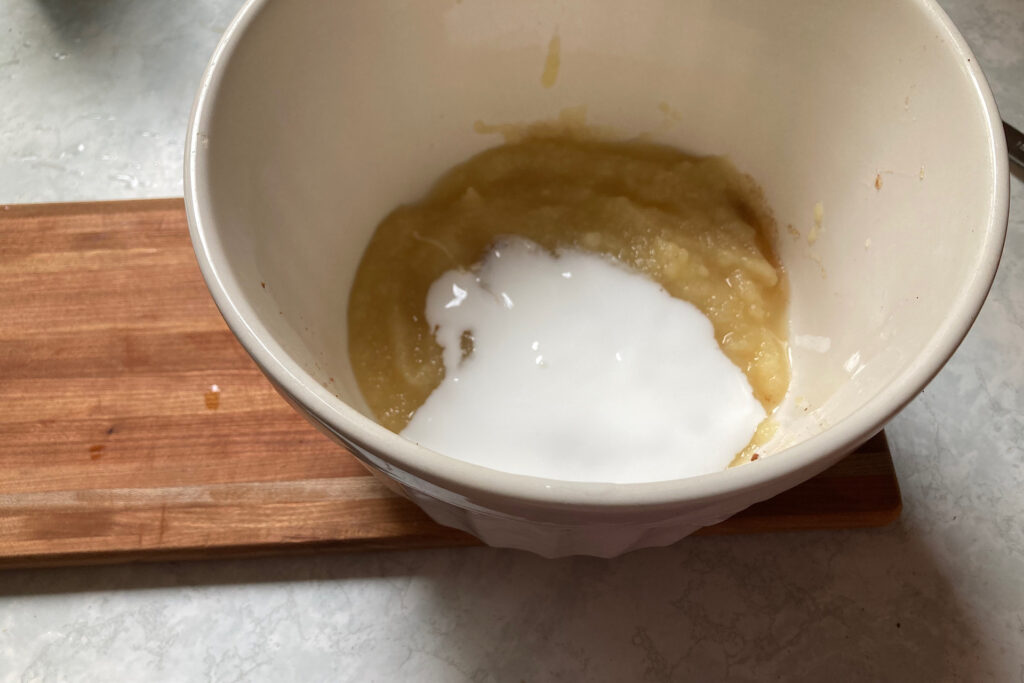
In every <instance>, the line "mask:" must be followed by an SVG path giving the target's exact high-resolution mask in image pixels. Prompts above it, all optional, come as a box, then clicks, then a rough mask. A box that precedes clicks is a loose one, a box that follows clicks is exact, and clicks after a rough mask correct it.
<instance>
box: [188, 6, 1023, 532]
mask: <svg viewBox="0 0 1024 683" xmlns="http://www.w3.org/2000/svg"><path fill="white" fill-rule="evenodd" d="M906 1H907V2H909V3H910V4H912V5H915V6H917V8H918V9H919V10H920V11H921V12H922V13H923V14H924V15H925V20H926V21H930V22H932V24H933V25H934V28H935V29H936V30H937V31H939V32H940V33H941V34H942V35H944V36H945V37H946V38H947V41H946V44H947V45H948V46H950V49H952V50H953V51H954V52H955V53H956V54H958V55H959V56H960V57H961V58H962V59H963V60H965V67H966V68H965V73H966V74H967V76H968V77H969V79H970V81H971V85H972V86H973V90H974V94H975V95H976V96H977V98H978V99H979V100H980V102H981V105H982V109H983V111H984V112H985V113H986V114H987V117H986V119H987V120H986V124H987V128H988V130H987V131H986V132H987V142H988V148H989V149H988V152H989V155H990V158H991V159H992V166H991V168H990V169H989V173H990V175H991V179H992V183H991V187H992V192H991V194H990V196H989V198H988V206H987V216H986V218H987V221H986V223H987V224H986V226H985V231H984V239H983V242H982V244H981V245H980V247H979V255H980V256H979V262H978V268H977V269H976V270H975V272H974V274H973V276H972V277H971V278H970V279H969V281H968V282H967V283H965V286H964V287H963V288H962V289H961V291H960V293H959V295H958V297H957V298H956V299H955V300H954V301H953V302H952V305H951V306H950V311H951V314H950V315H948V316H947V317H946V318H945V319H944V321H943V322H942V324H941V325H940V326H939V327H938V329H937V330H936V331H935V333H934V334H933V336H932V337H931V339H930V340H929V342H928V343H927V345H926V347H925V349H924V351H923V352H922V353H921V354H919V355H918V356H917V358H915V359H914V360H913V361H912V362H911V363H910V364H908V365H907V366H906V367H905V368H904V369H903V370H902V371H901V372H900V373H899V374H898V375H897V376H896V378H894V379H893V380H892V381H891V382H890V383H888V384H887V385H886V386H885V387H883V388H882V390H881V391H880V392H879V393H878V394H877V395H876V396H875V397H874V398H873V399H872V400H871V401H870V402H868V403H867V404H865V405H863V406H861V407H860V408H858V409H857V410H856V411H854V412H853V413H852V414H851V415H849V416H847V417H846V418H844V419H843V420H841V421H840V422H837V423H835V424H834V425H832V426H830V427H829V429H828V430H826V431H824V432H822V433H820V434H817V435H815V436H812V437H811V438H809V439H807V440H806V441H803V442H801V443H799V444H796V445H794V446H791V447H789V448H787V449H785V451H784V452H785V457H774V456H773V457H770V458H764V459H761V460H759V461H758V462H757V464H756V466H755V465H747V466H743V467H735V468H730V469H727V470H724V471H721V472H714V473H710V474H704V475H700V476H696V477H689V478H684V479H675V480H667V481H656V482H644V483H631V484H610V483H593V482H571V481H561V480H553V479H544V478H540V477H532V476H526V475H519V474H511V473H507V472H501V471H498V470H492V469H490V468H486V467H482V466H479V465H473V464H470V463H466V462H463V461H461V460H457V459H454V458H451V457H448V456H445V455H443V454H441V453H437V452H435V451H432V450H430V449H427V448H425V447H423V446H420V445H419V444H416V443H414V442H412V441H409V440H407V439H405V438H404V437H401V436H399V435H398V434H395V433H393V432H391V431H389V430H387V429H386V428H384V427H382V426H381V425H379V424H377V423H376V422H375V421H373V420H371V419H370V418H368V417H366V416H364V415H363V414H361V413H360V412H359V411H357V410H356V409H354V408H352V407H351V406H349V405H347V404H346V403H344V402H343V401H342V400H341V399H339V398H338V397H336V396H335V395H334V394H332V393H330V392H329V391H327V390H326V389H325V388H323V387H322V386H321V385H320V384H319V383H318V382H317V381H316V380H315V379H314V378H313V377H312V376H310V375H309V374H308V373H307V372H306V371H305V370H303V369H302V368H301V367H300V366H299V365H298V364H297V363H296V362H295V361H294V360H293V359H292V358H291V357H290V356H289V355H288V353H287V352H286V351H285V350H284V349H283V348H282V347H281V346H280V345H279V344H278V343H277V341H276V340H275V339H274V338H273V337H272V336H271V335H270V334H269V333H268V331H267V330H266V328H265V327H264V326H263V325H262V324H261V322H260V320H259V318H258V316H257V315H256V314H255V311H254V309H253V308H252V307H251V306H250V305H249V304H248V302H247V301H246V298H245V296H244V294H243V292H242V290H241V288H239V287H238V286H237V284H236V283H235V280H234V277H233V274H232V273H231V271H230V268H229V267H228V265H227V261H226V259H225V257H224V250H223V249H222V245H221V243H220V241H219V236H218V232H217V223H216V220H215V216H214V211H213V202H212V198H211V195H210V187H209V180H208V175H207V170H208V158H207V154H206V151H205V150H206V146H207V143H208V138H207V137H206V133H205V132H204V131H205V130H206V129H207V125H208V122H209V120H210V118H211V116H212V112H213V111H214V110H215V108H216V103H217V99H218V94H219V91H220V87H221V84H222V78H223V74H224V70H225V65H226V64H227V63H228V61H229V60H230V58H231V56H232V54H233V53H234V51H235V49H236V47H237V45H238V43H239V41H240V40H241V39H242V37H243V36H244V35H245V32H246V29H247V28H248V26H249V25H250V24H251V23H252V21H253V20H254V19H255V18H256V17H257V16H258V15H259V13H260V12H261V11H262V10H263V9H264V8H265V7H266V6H268V4H269V2H270V0H247V1H246V2H245V4H244V5H243V6H242V8H241V9H240V10H239V11H238V13H237V14H236V16H235V17H234V19H233V20H232V21H231V23H230V24H229V25H228V27H227V29H226V30H225V32H224V34H223V36H222V37H221V39H220V41H219V42H218V44H217V47H216V49H215V50H214V52H213V55H212V56H211V58H210V61H209V64H208V65H207V67H206V70H205V71H204V73H203V76H202V80H201V82H200V86H199V90H198V92H197V94H196V96H195V100H194V102H193V106H192V112H191V115H190V118H189V124H188V131H187V135H186V141H185V164H184V168H185V172H184V189H185V207H186V213H187V216H188V224H189V233H190V236H191V239H192V244H193V247H194V249H195V253H196V258H197V260H198V262H199V267H200V270H201V271H202V275H203V278H204V280H205V281H206V284H207V287H208V289H209V290H210V293H211V295H212V296H213V299H214V302H215V303H216V305H217V308H218V309H219V310H220V312H221V315H222V316H223V317H224V320H225V321H226V322H227V324H228V326H229V327H230V329H231V330H232V332H233V333H234V334H235V336H236V338H237V339H238V340H239V342H240V343H241V344H242V346H243V347H244V348H245V350H246V351H247V352H248V353H249V355H250V356H251V357H252V358H253V360H254V361H255V362H256V364H257V365H258V366H259V367H260V368H261V370H262V371H263V372H264V373H266V374H267V375H268V377H270V379H271V380H272V381H273V383H274V384H275V385H276V386H277V387H278V388H279V390H283V391H284V392H286V393H287V394H288V395H290V396H291V398H292V399H293V400H294V401H295V402H297V403H298V404H299V405H300V406H301V407H302V408H303V409H304V410H305V411H308V413H309V414H310V417H312V419H313V420H314V421H315V422H319V423H320V425H321V426H322V427H324V428H326V429H328V430H329V431H331V432H333V433H334V434H336V435H337V436H338V437H339V438H340V439H341V440H342V441H344V442H346V443H348V444H349V445H350V446H351V447H354V448H353V450H354V451H356V453H355V454H356V456H357V457H359V458H360V459H363V460H364V461H365V460H370V462H371V464H372V465H373V466H374V467H376V468H378V469H382V470H384V471H385V473H386V474H389V475H393V476H395V477H396V478H398V479H399V480H400V481H401V480H402V478H403V474H402V473H403V472H405V473H408V474H411V475H413V476H414V477H417V478H419V479H421V480H423V481H426V482H428V483H429V484H431V485H433V486H437V487H439V488H441V489H444V490H446V491H448V492H449V494H455V495H456V496H459V497H461V498H462V499H463V500H464V501H465V503H466V504H467V505H469V506H475V505H480V504H482V505H487V506H492V507H496V508H498V509H501V508H506V509H508V508H515V509H519V510H521V509H523V508H536V507H541V508H559V509H563V510H572V511H579V512H583V511H591V512H594V513H606V514H607V513H612V514H616V513H617V514H622V513H625V512H632V513H650V512H653V511H655V510H659V509H663V508H678V507H680V506H690V505H695V504H700V503H702V502H706V501H710V500H712V499H722V498H730V497H733V496H738V495H742V494H744V493H745V492H748V491H750V490H753V489H764V490H766V489H768V488H770V485H771V484H772V482H776V483H780V482H785V485H786V486H791V485H794V484H795V483H798V481H802V480H804V479H807V478H809V477H811V476H813V475H814V474H816V473H818V472H820V471H822V470H824V469H825V468H827V467H828V466H830V465H831V464H833V463H834V462H836V461H838V460H839V459H840V458H841V457H842V456H844V455H845V454H847V453H849V452H850V451H851V450H853V449H854V448H856V447H857V446H858V445H860V443H862V442H864V441H865V440H867V439H868V438H869V437H870V436H872V435H873V434H875V433H876V432H878V431H879V430H880V429H881V428H882V427H883V426H884V424H885V423H886V422H887V421H888V420H889V419H890V418H891V417H893V416H894V415H895V414H896V413H897V412H899V411H900V410H901V409H902V408H903V407H904V406H905V405H906V404H908V403H909V402H910V401H911V400H912V399H913V398H914V397H916V395H917V394H918V393H919V392H920V391H921V390H922V389H923V388H924V387H925V385H926V384H927V383H928V382H929V381H931V379H932V378H933V377H934V376H935V375H936V374H938V372H939V371H940V370H941V369H942V367H943V366H944V365H945V363H946V361H948V360H949V358H950V357H951V356H952V355H953V353H954V352H955V351H956V349H957V347H958V346H959V345H960V343H961V341H962V340H963V338H964V337H965V336H966V334H967V332H968V331H969V330H970V328H971V326H972V325H973V323H974V320H975V319H976V318H977V316H978V314H979V313H980V310H981V307H982V304H983V303H984V301H985V298H986V296H987V295H988V292H989V289H990V288H991V286H992V282H993V279H994V278H995V274H996V269H997V266H998V263H999V259H1000V256H1001V253H1002V248H1003V244H1004V241H1005V236H1006V228H1007V221H1008V216H1009V170H1008V160H1007V152H1006V141H1005V138H1004V136H1003V133H1002V123H1001V120H1000V117H999V113H998V109H997V107H996V104H995V100H994V98H993V96H992V92H991V90H990V88H989V86H988V84H987V82H986V80H985V77H984V75H983V74H982V71H981V69H980V67H979V66H978V61H977V59H976V58H975V57H974V54H973V53H972V52H971V50H970V48H969V47H968V45H967V43H966V41H965V40H964V38H963V36H962V35H961V34H960V33H959V31H958V30H957V29H956V28H955V27H954V25H953V23H952V21H951V20H950V18H949V17H948V16H947V15H946V13H945V12H944V11H943V10H942V9H941V8H940V7H939V6H938V4H937V3H936V1H935V0H906ZM359 451H363V452H362V453H360V452H359ZM781 453H782V452H780V454H781ZM368 454H369V455H368ZM396 469H397V471H396ZM414 488H415V486H414ZM780 490H781V489H780Z"/></svg>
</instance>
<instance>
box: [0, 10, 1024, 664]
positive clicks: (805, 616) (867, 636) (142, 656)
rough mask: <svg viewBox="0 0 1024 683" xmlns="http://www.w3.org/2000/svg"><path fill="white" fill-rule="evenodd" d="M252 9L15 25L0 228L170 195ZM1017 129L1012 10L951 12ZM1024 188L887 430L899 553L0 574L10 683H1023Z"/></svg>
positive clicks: (702, 553)
mask: <svg viewBox="0 0 1024 683" xmlns="http://www.w3.org/2000/svg"><path fill="white" fill-rule="evenodd" d="M239 4H240V2H239V0H207V1H205V2H203V1H202V0H182V1H181V2H173V3H172V2H158V1H157V0H3V2H2V4H0V203H14V202H44V201H67V200H80V199H113V198H129V197H154V196H174V195H180V194H181V159H182V146H183V138H184V131H185V122H186V119H187V116H188V111H189V107H190V105H191V99H192V95H193V93H194V91H195V87H196V85H197V83H198V80H199V76H200V74H201V72H202V69H203V66H204V65H205V63H206V60H207V58H208V56H209V54H210V52H211V50H212V49H213V46H214V44H215V42H216V39H217V37H218V36H219V34H220V32H221V31H222V30H223V29H224V28H225V26H226V25H227V23H228V22H229V20H230V18H231V16H232V15H233V14H234V11H235V9H236V8H237V6H238V5H239ZM942 4H943V6H944V7H945V8H946V9H947V11H948V12H949V13H950V15H951V16H952V18H953V20H954V22H955V23H956V24H957V26H958V27H959V28H960V29H961V31H962V32H963V33H964V35H965V36H966V38H967V40H968V42H969V43H970V44H971V45H972V47H973V49H974V50H975V52H976V54H977V57H978V59H979V61H980V63H981V64H982V66H983V68H984V69H985V72H986V74H987V75H988V77H989V79H990V81H991V84H992V88H993V91H994V93H995V96H996V100H997V102H998V103H999V106H1000V109H1001V111H1002V114H1003V117H1004V118H1006V119H1007V120H1008V121H1010V122H1011V123H1013V124H1014V125H1016V126H1017V127H1018V128H1024V2H1022V0H980V1H978V2H974V1H972V0H943V1H942ZM1022 178H1024V174H1021V173H1019V172H1018V173H1017V174H1016V176H1015V177H1014V179H1013V180H1012V202H1013V204H1012V206H1011V218H1010V229H1009V234H1008V238H1007V242H1006V250H1005V253H1004V255H1003V261H1002V265H1001V266H1000V270H999V274H998V276H997V278H996V281H995V285H994V287H993V290H992V294H991V296H990V297H989V300H988V302H987V304H986V305H985V308H984V309H983V311H982V313H981V315H980V317H979V318H978V321H977V323H976V324H975V326H974V329H973V330H972V331H971V333H970V335H969V336H968V337H967V339H966V341H965V342H964V344H963V345H962V347H961V348H960V350H959V351H958V352H957V354H956V355H955V356H954V358H953V359H952V360H951V361H950V363H949V364H948V365H947V367H946V368H945V369H944V370H943V371H942V373H941V374H940V375H939V376H938V378H937V379H936V380H935V381H934V382H933V383H932V384H931V385H929V387H928V388H927V389H926V390H925V392H924V393H923V394H922V395H921V396H920V397H919V398H918V399H916V400H915V401H914V402H913V403H912V404H911V405H910V406H909V407H908V408H907V409H906V410H905V411H904V412H903V413H902V414H901V415H900V416H898V417H897V418H896V419H895V420H894V421H893V423H892V424H891V425H890V427H889V429H888V433H889V436H890V440H891V442H892V446H893V450H894V458H895V462H896V468H897V470H898V473H899V478H900V482H901V485H902V487H903V493H904V501H905V502H904V512H903V516H902V518H901V519H900V521H899V522H898V523H896V524H894V525H892V526H890V527H887V528H884V529H879V530H868V531H838V532H827V533H826V532H813V533H794V534H774V535H765V536H744V537H731V538H693V539H687V540H685V541H684V542H682V543H681V544H679V545H677V546H675V547H671V548H666V549H658V550H646V551H641V552H637V553H633V554H631V555H628V556H626V557H623V558H619V559H617V560H611V561H605V560H595V559H579V558H577V559H567V560H558V561H548V560H542V559H539V558H536V557H532V556H530V555H526V554H523V553H515V552H507V551H498V550H491V549H486V548H477V549H458V550H437V551H411V552H392V553H377V554H360V555H335V556H332V555H325V556H319V557H303V558H289V559H264V560H249V561H230V562H227V561H225V562H206V563H170V564H158V565H141V566H120V567H94V568H78V569H61V570H36V571H28V570H24V571H10V572H2V573H0V682H8V681H12V682H13V681H115V680H147V681H193V680H203V681H206V680H209V681H292V680H294V681H335V680H346V681H348V680H351V681H394V680H414V681H432V680H451V681H520V680H524V681H546V680H566V681H576V680H595V681H639V680H646V681H669V680H701V681H706V680H736V681H755V680H776V679H784V680H806V681H816V680H828V679H831V680H836V679H838V680H920V681H954V680H965V681H987V680H994V681H1015V682H1016V681H1020V682H1022V683H1024V445H1022V444H1024V402H1022V399H1021V390H1022V389H1024V342H1022V339H1024V182H1022V180H1021V179H1022Z"/></svg>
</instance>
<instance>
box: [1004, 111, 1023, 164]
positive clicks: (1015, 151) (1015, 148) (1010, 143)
mask: <svg viewBox="0 0 1024 683" xmlns="http://www.w3.org/2000/svg"><path fill="white" fill-rule="evenodd" d="M1003 132H1004V133H1006V151H1007V153H1008V154H1009V155H1010V159H1011V160H1013V161H1016V162H1017V164H1018V165H1020V166H1021V167H1022V168H1024V133H1021V132H1020V131H1019V130H1017V129H1016V128H1014V127H1013V126H1011V125H1010V124H1008V123H1007V122H1006V121H1003Z"/></svg>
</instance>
